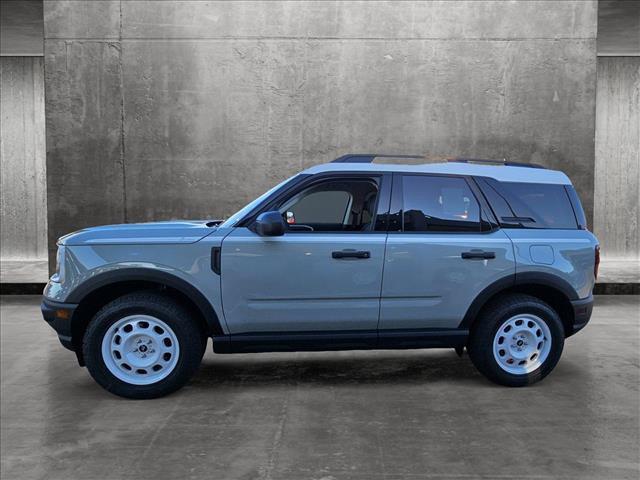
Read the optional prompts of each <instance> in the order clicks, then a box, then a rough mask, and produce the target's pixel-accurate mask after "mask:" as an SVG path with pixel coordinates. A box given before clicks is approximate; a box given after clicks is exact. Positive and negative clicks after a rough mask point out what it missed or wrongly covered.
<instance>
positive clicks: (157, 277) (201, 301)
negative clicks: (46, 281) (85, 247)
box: [66, 268, 224, 335]
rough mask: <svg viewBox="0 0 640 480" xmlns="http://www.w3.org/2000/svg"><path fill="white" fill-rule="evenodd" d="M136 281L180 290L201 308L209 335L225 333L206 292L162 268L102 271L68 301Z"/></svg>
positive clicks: (77, 300) (82, 284)
mask: <svg viewBox="0 0 640 480" xmlns="http://www.w3.org/2000/svg"><path fill="white" fill-rule="evenodd" d="M135 281H139V282H152V283H157V284H161V285H166V286H168V287H171V288H173V289H175V290H177V291H179V292H180V293H181V294H183V295H184V296H185V297H187V298H188V299H189V300H190V301H191V302H193V304H194V305H195V306H196V307H197V308H198V309H199V310H200V312H201V313H202V316H203V317H204V319H205V321H206V323H207V326H208V329H209V332H208V334H209V335H224V331H223V330H222V326H221V325H220V320H219V318H218V315H217V313H216V311H215V310H214V308H213V306H212V305H211V302H209V300H207V298H206V297H205V296H204V294H203V293H202V292H200V290H198V289H197V288H196V287H194V286H193V285H191V284H190V283H188V282H187V281H185V280H183V279H181V278H179V277H177V276H175V275H173V274H171V273H168V272H165V271H162V270H152V269H150V268H121V269H117V270H110V271H108V272H104V273H100V274H98V275H96V276H94V277H91V278H89V279H87V280H86V281H84V282H83V283H81V284H80V285H78V286H77V287H76V288H75V289H73V290H72V291H71V293H70V294H69V297H68V298H67V299H66V302H67V303H76V304H79V303H81V302H82V300H83V299H85V298H86V297H87V295H89V294H91V293H92V292H94V291H96V290H97V289H99V288H102V287H106V286H108V285H110V284H115V283H120V282H135Z"/></svg>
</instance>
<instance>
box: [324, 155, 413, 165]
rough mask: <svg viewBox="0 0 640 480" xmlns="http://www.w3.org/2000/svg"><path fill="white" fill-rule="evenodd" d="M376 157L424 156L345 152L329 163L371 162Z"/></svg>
mask: <svg viewBox="0 0 640 480" xmlns="http://www.w3.org/2000/svg"><path fill="white" fill-rule="evenodd" d="M376 158H424V155H388V154H380V153H347V154H346V155H342V156H341V157H338V158H336V159H335V160H333V161H332V162H331V163H371V162H373V160H374V159H376Z"/></svg>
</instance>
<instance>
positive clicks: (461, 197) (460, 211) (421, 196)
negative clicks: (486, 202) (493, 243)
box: [402, 175, 480, 232]
mask: <svg viewBox="0 0 640 480" xmlns="http://www.w3.org/2000/svg"><path fill="white" fill-rule="evenodd" d="M402 198H403V206H402V208H403V214H402V219H403V230H404V231H405V232H479V231H480V206H479V205H478V202H477V200H476V198H475V197H474V196H473V193H472V192H471V189H470V188H469V185H467V182H466V181H465V180H464V179H463V178H455V177H439V176H428V175H404V176H403V177H402Z"/></svg>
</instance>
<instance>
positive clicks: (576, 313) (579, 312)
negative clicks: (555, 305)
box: [568, 295, 593, 336]
mask: <svg viewBox="0 0 640 480" xmlns="http://www.w3.org/2000/svg"><path fill="white" fill-rule="evenodd" d="M571 306H572V307H573V325H572V330H571V333H570V334H569V335H568V336H571V335H573V334H574V333H577V332H579V331H580V330H582V329H583V328H584V327H585V326H586V325H587V323H589V320H590V319H591V313H592V312H593V295H589V296H588V297H587V298H583V299H581V300H573V301H572V302H571Z"/></svg>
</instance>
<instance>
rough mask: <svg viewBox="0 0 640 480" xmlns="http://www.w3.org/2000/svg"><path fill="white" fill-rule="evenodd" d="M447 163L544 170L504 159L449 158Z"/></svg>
mask: <svg viewBox="0 0 640 480" xmlns="http://www.w3.org/2000/svg"><path fill="white" fill-rule="evenodd" d="M447 162H454V163H480V164H489V165H504V166H506V167H525V168H541V169H543V170H544V169H545V167H544V166H542V165H539V164H537V163H525V162H511V161H508V160H507V159H506V158H505V159H502V160H492V159H486V158H449V159H447Z"/></svg>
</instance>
